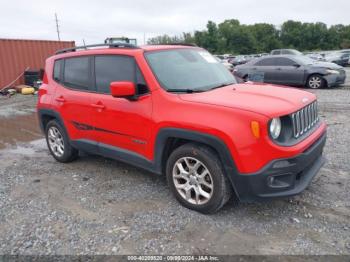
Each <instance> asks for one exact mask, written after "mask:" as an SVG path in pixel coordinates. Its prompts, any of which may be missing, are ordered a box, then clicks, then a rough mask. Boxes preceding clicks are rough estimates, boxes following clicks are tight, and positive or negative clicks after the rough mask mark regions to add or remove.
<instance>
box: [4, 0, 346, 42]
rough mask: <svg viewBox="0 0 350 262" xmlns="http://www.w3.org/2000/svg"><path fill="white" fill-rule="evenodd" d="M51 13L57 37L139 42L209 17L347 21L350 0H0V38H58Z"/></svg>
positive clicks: (200, 25)
mask: <svg viewBox="0 0 350 262" xmlns="http://www.w3.org/2000/svg"><path fill="white" fill-rule="evenodd" d="M55 13H57V15H58V20H59V30H60V35H61V40H67V41H76V45H81V44H83V39H84V41H85V43H86V44H96V43H103V41H104V39H105V38H106V37H110V36H126V37H130V38H137V39H138V43H139V44H143V42H144V39H146V41H147V39H148V38H150V37H154V36H157V35H161V34H168V35H172V36H173V35H179V34H181V33H182V32H193V31H194V30H203V29H205V26H206V23H207V21H208V20H212V21H214V22H216V23H220V22H223V21H224V20H225V19H238V20H239V21H240V22H241V23H242V24H254V23H271V24H274V25H277V26H280V25H281V24H282V23H283V22H284V21H286V20H289V19H292V20H297V21H302V22H323V23H326V24H327V25H334V24H346V25H348V24H350V0H337V1H330V0H294V1H291V0H255V1H253V0H201V1H200V0H147V1H141V0H123V1H120V0H114V1H113V0H98V1H96V0H90V1H89V0H77V1H75V0H51V1H50V0H37V1H36V0H32V1H28V0H24V1H22V0H12V1H11V0H0V38H17V39H45V40H57V32H56V23H55Z"/></svg>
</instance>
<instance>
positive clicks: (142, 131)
mask: <svg viewBox="0 0 350 262" xmlns="http://www.w3.org/2000/svg"><path fill="white" fill-rule="evenodd" d="M94 71H95V83H96V94H94V95H93V101H92V104H93V105H96V108H95V109H94V110H93V114H92V117H93V122H94V127H95V130H96V131H95V139H96V140H97V141H98V142H99V150H100V151H101V152H102V153H103V152H104V151H106V150H110V151H111V150H120V149H123V150H128V151H132V152H135V153H138V154H141V155H146V151H147V150H146V147H147V145H148V142H149V138H150V130H151V115H152V99H151V95H150V93H149V91H148V87H147V85H146V82H145V80H144V77H143V75H142V73H141V71H140V69H139V67H138V66H137V64H136V61H135V59H134V58H133V57H131V56H125V55H97V56H95V57H94ZM115 81H131V82H134V83H135V86H136V88H137V91H136V92H137V96H138V98H137V99H136V100H129V99H126V98H115V97H112V96H111V94H110V88H109V86H110V83H111V82H115ZM110 146H112V147H110Z"/></svg>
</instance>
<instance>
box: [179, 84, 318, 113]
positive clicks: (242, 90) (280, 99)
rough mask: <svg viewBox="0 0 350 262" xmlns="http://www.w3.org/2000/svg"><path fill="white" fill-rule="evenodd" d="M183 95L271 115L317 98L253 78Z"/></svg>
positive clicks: (193, 100) (211, 103)
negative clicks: (254, 81) (244, 81)
mask: <svg viewBox="0 0 350 262" xmlns="http://www.w3.org/2000/svg"><path fill="white" fill-rule="evenodd" d="M179 97H180V99H182V100H184V101H188V102H194V103H203V104H210V105H216V106H224V107H231V108H235V109H241V110H246V111H252V112H255V113H258V114H263V115H265V116H267V117H276V116H282V115H287V114H290V113H293V112H295V111H297V110H298V109H300V108H302V107H304V106H306V105H307V104H309V103H311V102H312V101H314V100H315V99H316V96H315V95H314V94H312V93H309V92H306V91H302V90H297V89H295V88H287V87H283V86H275V85H269V84H256V83H252V82H248V83H244V84H235V85H230V86H226V87H223V88H218V89H214V90H212V91H208V92H203V93H191V94H181V95H179Z"/></svg>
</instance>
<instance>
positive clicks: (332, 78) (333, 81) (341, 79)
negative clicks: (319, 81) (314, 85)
mask: <svg viewBox="0 0 350 262" xmlns="http://www.w3.org/2000/svg"><path fill="white" fill-rule="evenodd" d="M324 78H325V79H326V81H327V84H328V87H333V86H338V85H342V84H344V83H345V79H346V73H345V71H344V72H342V73H341V74H339V75H336V74H330V75H326V76H325V77H324Z"/></svg>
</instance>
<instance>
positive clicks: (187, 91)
mask: <svg viewBox="0 0 350 262" xmlns="http://www.w3.org/2000/svg"><path fill="white" fill-rule="evenodd" d="M166 91H168V92H174V93H187V94H191V93H200V92H204V91H205V90H200V89H198V90H196V89H180V88H179V89H176V88H174V89H172V88H170V89H167V90H166Z"/></svg>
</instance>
